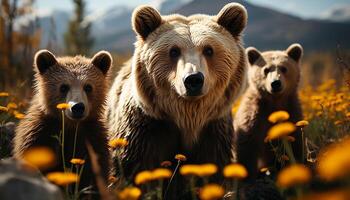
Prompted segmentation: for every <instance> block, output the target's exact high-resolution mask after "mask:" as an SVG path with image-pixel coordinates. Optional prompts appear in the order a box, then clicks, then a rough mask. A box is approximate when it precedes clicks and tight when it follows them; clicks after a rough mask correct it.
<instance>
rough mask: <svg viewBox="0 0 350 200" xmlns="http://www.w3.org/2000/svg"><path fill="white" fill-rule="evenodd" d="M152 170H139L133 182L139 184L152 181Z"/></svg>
mask: <svg viewBox="0 0 350 200" xmlns="http://www.w3.org/2000/svg"><path fill="white" fill-rule="evenodd" d="M152 180H153V179H152V172H150V171H142V172H139V173H138V174H137V175H136V177H135V184H136V185H140V184H144V183H147V182H149V181H152Z"/></svg>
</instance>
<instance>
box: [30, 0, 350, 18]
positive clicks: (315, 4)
mask: <svg viewBox="0 0 350 200" xmlns="http://www.w3.org/2000/svg"><path fill="white" fill-rule="evenodd" d="M155 1H157V0H87V4H88V5H87V6H88V10H89V11H91V10H96V9H98V10H99V9H105V8H109V7H111V6H114V5H128V6H130V7H133V6H137V5H140V4H152V2H155ZM213 1H215V0H213ZM247 1H248V2H251V3H254V4H258V5H263V6H266V7H270V8H274V9H277V10H279V11H283V12H286V13H290V14H294V15H296V16H300V17H303V18H318V17H322V16H323V15H324V14H325V13H326V12H327V10H330V9H332V8H335V7H340V6H348V7H350V0H247ZM36 6H37V8H38V9H40V10H47V9H48V10H52V9H59V10H71V9H72V0H37V3H36Z"/></svg>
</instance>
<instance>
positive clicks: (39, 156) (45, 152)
mask: <svg viewBox="0 0 350 200" xmlns="http://www.w3.org/2000/svg"><path fill="white" fill-rule="evenodd" d="M22 158H23V160H24V161H25V162H27V163H28V164H30V165H32V166H35V167H37V168H39V169H41V170H44V169H48V168H50V167H52V166H53V165H54V164H55V162H56V160H55V154H54V152H53V151H52V150H51V149H49V148H47V147H33V148H30V149H28V150H26V151H25V152H24V153H23V157H22Z"/></svg>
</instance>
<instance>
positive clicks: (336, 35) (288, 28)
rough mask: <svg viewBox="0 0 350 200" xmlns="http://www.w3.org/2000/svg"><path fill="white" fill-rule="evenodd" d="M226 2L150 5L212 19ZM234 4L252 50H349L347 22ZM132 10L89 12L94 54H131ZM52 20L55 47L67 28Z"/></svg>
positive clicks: (63, 18) (60, 18) (59, 18)
mask: <svg viewBox="0 0 350 200" xmlns="http://www.w3.org/2000/svg"><path fill="white" fill-rule="evenodd" d="M230 2H232V1H231V0H215V1H213V0H179V1H178V0H155V1H153V4H152V5H153V6H155V7H157V8H158V9H159V10H160V11H161V13H162V14H169V13H180V14H183V15H191V14H194V13H205V14H210V15H215V14H217V13H218V12H219V10H220V9H221V8H222V7H223V6H224V5H225V4H227V3H230ZM238 2H239V3H241V4H243V5H244V6H245V7H246V8H247V10H248V26H247V28H246V30H245V31H244V36H243V37H244V42H245V45H246V46H255V47H257V48H258V49H261V50H265V49H283V48H286V47H287V46H288V45H290V44H291V43H294V42H299V43H301V44H302V45H303V46H304V47H305V49H306V50H307V51H313V50H334V49H335V48H336V46H337V45H338V44H340V45H341V46H342V48H343V49H350V37H349V35H350V26H349V23H347V22H336V21H334V20H333V21H331V18H330V17H328V18H325V19H319V20H316V19H308V20H305V19H302V18H299V17H296V16H292V15H288V14H285V13H282V12H278V11H276V10H273V9H270V8H266V7H262V6H257V5H254V4H251V3H248V2H247V1H243V0H238ZM132 10H133V8H130V7H125V6H115V7H111V8H108V9H106V10H102V11H96V12H93V13H91V14H89V15H88V16H87V17H86V18H85V22H91V23H92V35H93V36H94V37H95V47H94V49H95V50H96V51H97V50H99V49H106V50H110V51H116V52H132V51H133V43H134V41H135V39H136V36H135V33H134V32H133V31H132V30H131V14H132ZM332 16H334V15H332ZM52 18H53V19H54V20H53V21H54V22H55V27H56V34H57V44H63V43H62V41H63V33H64V32H65V30H66V27H67V22H68V20H69V14H67V13H64V12H54V13H53V14H52ZM49 19H50V18H48V17H47V16H46V17H44V18H40V20H39V21H40V24H41V26H42V28H43V30H44V31H43V41H42V47H46V46H47V41H49V39H48V38H52V34H51V32H52V30H51V29H50V23H49V22H50V20H49ZM333 19H334V18H333ZM51 21H52V20H51ZM45 30H50V31H45ZM45 45H46V46H45Z"/></svg>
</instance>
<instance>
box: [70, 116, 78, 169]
mask: <svg viewBox="0 0 350 200" xmlns="http://www.w3.org/2000/svg"><path fill="white" fill-rule="evenodd" d="M78 128H79V122H78V123H77V126H76V127H75V133H74V144H73V155H72V158H75V149H76V145H77V135H78ZM70 170H71V171H73V165H72V166H71V168H70Z"/></svg>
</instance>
